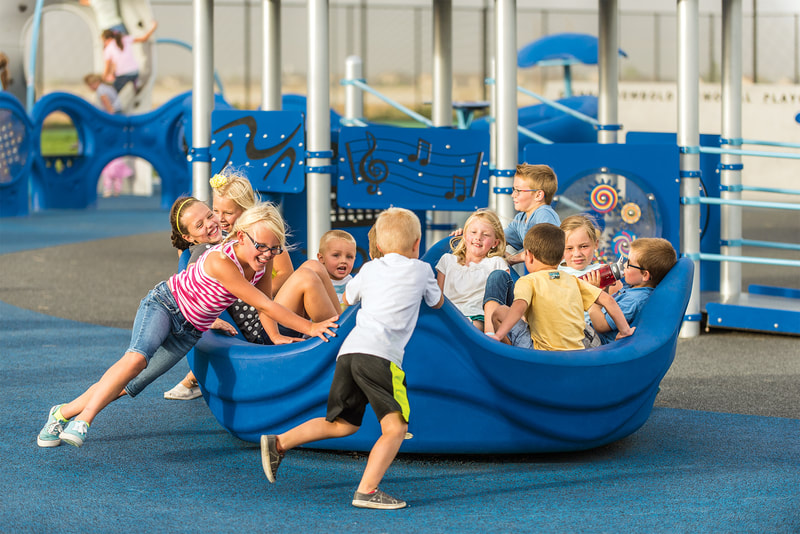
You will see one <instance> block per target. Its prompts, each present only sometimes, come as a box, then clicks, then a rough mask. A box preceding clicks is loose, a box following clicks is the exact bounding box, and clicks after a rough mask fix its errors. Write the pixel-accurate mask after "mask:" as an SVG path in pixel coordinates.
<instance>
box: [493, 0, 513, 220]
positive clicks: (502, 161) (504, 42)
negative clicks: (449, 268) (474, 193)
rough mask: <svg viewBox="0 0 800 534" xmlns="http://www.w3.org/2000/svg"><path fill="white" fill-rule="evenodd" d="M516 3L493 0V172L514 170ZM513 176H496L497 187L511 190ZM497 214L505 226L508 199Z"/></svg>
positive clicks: (508, 214) (500, 202)
mask: <svg viewBox="0 0 800 534" xmlns="http://www.w3.org/2000/svg"><path fill="white" fill-rule="evenodd" d="M516 14H517V2H516V0H495V32H494V33H495V39H496V42H495V54H496V59H495V62H496V65H495V66H496V71H497V72H496V76H495V86H496V92H497V106H496V109H497V114H496V116H495V119H496V122H497V124H496V127H495V132H496V134H497V155H496V158H497V169H498V170H501V171H513V170H514V169H516V168H517V124H518V120H517V23H516ZM513 183H514V177H513V176H498V177H497V186H498V187H503V188H511V187H512V185H513ZM496 205H497V214H498V215H499V216H500V219H501V220H502V221H503V224H504V225H505V224H508V222H509V221H511V219H513V218H514V215H515V212H514V203H513V202H512V200H511V195H499V196H498V197H497V199H496Z"/></svg>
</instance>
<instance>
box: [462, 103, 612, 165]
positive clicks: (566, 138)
mask: <svg viewBox="0 0 800 534" xmlns="http://www.w3.org/2000/svg"><path fill="white" fill-rule="evenodd" d="M558 103H559V104H562V105H564V106H567V107H569V108H571V109H574V110H575V111H579V112H581V113H583V114H584V115H588V116H590V117H593V118H597V97H595V96H572V97H568V98H562V99H561V100H558ZM489 121H490V118H489V117H482V118H480V119H476V120H475V121H473V122H472V126H471V129H474V130H488V129H489V124H490V122H489ZM517 121H518V124H519V125H520V126H523V127H525V128H527V129H528V130H531V131H532V132H534V133H537V134H539V135H541V136H542V137H544V138H546V139H549V140H550V141H553V142H554V143H594V142H596V141H597V132H596V131H595V129H594V127H593V126H592V125H591V124H589V123H587V122H583V121H581V120H578V119H576V118H575V117H573V116H572V115H568V114H566V113H564V112H563V111H559V110H557V109H555V108H553V107H550V106H548V105H546V104H537V105H535V106H526V107H523V108H519V111H518V116H517ZM530 143H538V142H537V141H534V140H533V139H531V138H530V137H528V136H526V135H524V134H522V133H519V134H518V139H517V147H518V153H519V154H518V160H517V161H519V162H523V161H525V158H524V156H525V154H524V152H525V145H528V144H530Z"/></svg>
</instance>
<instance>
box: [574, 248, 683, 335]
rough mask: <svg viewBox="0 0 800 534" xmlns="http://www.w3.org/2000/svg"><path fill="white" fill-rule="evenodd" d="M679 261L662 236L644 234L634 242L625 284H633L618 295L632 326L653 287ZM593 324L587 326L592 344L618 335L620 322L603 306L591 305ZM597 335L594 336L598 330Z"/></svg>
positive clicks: (618, 299)
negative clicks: (610, 315)
mask: <svg viewBox="0 0 800 534" xmlns="http://www.w3.org/2000/svg"><path fill="white" fill-rule="evenodd" d="M676 261H677V255H676V254H675V249H674V248H672V244H670V242H669V241H667V240H666V239H662V238H660V237H644V238H640V239H637V240H635V241H634V242H633V243H631V251H630V254H629V255H628V262H627V263H626V264H625V283H626V284H627V285H628V286H630V287H626V288H625V289H621V290H620V291H619V292H617V294H615V295H614V300H616V301H617V304H618V305H619V307H620V309H621V310H622V313H623V315H625V319H626V320H627V321H628V323H629V324H630V325H631V326H635V325H636V319H637V318H638V316H639V313H640V312H641V311H642V308H644V305H645V303H646V302H647V299H648V298H650V295H651V294H652V293H653V289H655V287H656V286H657V285H658V283H659V282H661V280H663V279H664V277H665V276H666V275H667V273H668V272H669V270H670V269H672V266H673V265H675V262H676ZM589 318H590V319H591V324H587V325H586V329H587V336H586V337H587V339H590V338H592V337H593V339H592V340H591V344H590V346H594V347H596V346H599V345H606V344H608V343H611V342H612V341H614V339H615V338H616V337H617V333H618V330H617V325H616V323H615V322H614V319H612V318H611V317H609V315H608V313H607V312H606V311H604V310H602V309H600V307H599V306H597V305H593V306H592V307H591V308H589ZM595 332H596V333H597V335H594V336H592V335H593V334H594V333H595Z"/></svg>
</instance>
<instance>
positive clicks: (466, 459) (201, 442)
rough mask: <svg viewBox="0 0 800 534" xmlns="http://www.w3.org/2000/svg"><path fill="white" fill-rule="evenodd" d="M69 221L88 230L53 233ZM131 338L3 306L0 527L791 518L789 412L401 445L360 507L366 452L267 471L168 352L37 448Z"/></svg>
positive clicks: (696, 524) (699, 522)
mask: <svg viewBox="0 0 800 534" xmlns="http://www.w3.org/2000/svg"><path fill="white" fill-rule="evenodd" d="M106 200H111V201H114V200H116V199H104V205H106V204H105V201H106ZM148 200H149V199H145V200H144V201H143V202H145V201H148ZM149 201H151V202H152V206H153V208H152V209H153V213H152V214H151V213H149V208H148V207H147V206H148V205H147V204H145V205H144V209H142V206H140V207H138V208H137V209H135V210H131V212H130V213H128V212H126V210H125V209H123V208H124V205H123V203H122V202H120V204H119V206H118V208H117V209H114V208H111V209H110V211H106V209H105V208H104V209H98V210H96V211H86V212H78V211H76V212H63V211H61V212H59V213H58V214H56V213H54V212H47V213H44V214H34V215H32V216H30V217H27V218H19V219H2V220H0V237H2V239H0V253H6V252H11V251H16V250H27V249H31V248H38V247H43V246H49V245H51V244H64V243H66V242H74V241H75V239H84V238H86V239H100V238H104V237H111V236H113V235H131V234H135V233H140V232H152V231H160V230H165V229H167V224H168V223H167V222H166V221H165V219H166V217H164V212H163V211H161V210H158V208H157V200H155V201H152V200H149ZM107 205H108V206H113V204H112V203H109V204H107ZM56 215H58V216H56ZM73 224H75V225H85V231H82V232H75V227H74V226H72V227H71V228H70V229H69V232H66V231H64V232H63V234H62V235H63V236H64V237H62V238H61V241H59V240H58V237H57V236H58V234H59V229H60V228H64V227H65V226H67V225H73ZM36 232H40V234H37V233H36ZM76 235H77V237H75V236H76ZM31 236H34V237H36V239H39V238H41V240H39V241H35V240H34V241H35V242H33V243H27V241H29V240H32V239H31ZM129 336H130V332H129V331H128V330H122V329H116V328H108V327H102V326H96V325H91V324H87V323H80V322H75V321H70V320H65V319H58V318H54V317H50V316H47V315H42V314H39V313H36V312H33V311H29V310H25V309H21V308H17V307H15V306H11V305H9V304H6V303H3V302H0V417H2V419H1V420H2V421H3V422H4V425H3V428H4V431H5V435H4V437H3V439H2V440H0V480H2V481H3V499H2V504H1V505H0V526H2V531H3V532H18V531H24V532H50V531H53V530H59V531H67V532H72V531H84V532H119V531H121V530H129V529H133V530H135V531H142V532H254V531H271V532H362V531H367V530H368V531H376V532H454V531H455V532H486V531H488V532H508V531H512V530H513V531H522V532H570V533H571V532H618V531H631V532H780V533H783V532H786V533H790V532H791V533H794V532H800V511H799V510H800V506H799V504H800V469H798V466H800V439H798V438H800V420H798V419H784V418H777V417H760V416H750V415H737V414H722V413H712V412H701V411H693V410H680V409H674V408H655V409H654V410H653V413H652V416H651V417H650V419H649V420H648V421H647V423H645V425H644V426H643V427H642V428H641V429H640V430H639V431H637V432H635V433H634V434H633V435H631V436H629V437H628V438H626V439H623V440H621V441H618V442H616V443H613V444H611V445H607V446H605V447H601V448H598V449H594V450H591V451H585V452H580V453H569V454H547V455H514V456H497V455H492V456H433V455H407V454H402V453H401V455H400V456H399V457H398V458H397V459H396V461H395V462H394V463H393V465H392V467H391V468H390V470H389V472H388V473H387V475H386V477H385V479H384V481H383V483H382V489H384V490H385V491H386V492H387V493H389V494H391V495H394V496H397V497H401V498H403V499H405V500H407V501H408V502H409V504H410V506H409V507H408V508H407V509H404V510H397V511H373V510H361V509H357V508H354V507H352V506H351V505H350V501H351V499H352V495H353V492H354V491H355V489H356V486H357V484H358V480H359V478H360V477H361V473H362V471H363V469H364V466H365V463H366V456H365V455H360V454H350V453H337V452H326V451H315V450H309V449H298V450H294V451H291V452H290V453H289V454H288V455H287V456H286V459H285V460H284V462H283V463H282V464H281V468H280V471H279V472H278V481H277V483H276V484H274V485H271V484H269V483H268V482H267V480H266V477H265V476H264V474H263V471H262V469H261V463H260V458H259V451H258V447H257V446H255V445H254V444H251V443H246V442H243V441H241V440H238V439H236V438H234V437H233V436H231V435H230V434H228V433H227V432H226V431H225V430H224V429H223V428H222V427H221V426H220V425H219V424H218V423H217V422H216V420H215V419H214V417H213V416H212V415H211V413H210V411H209V410H208V408H207V407H206V405H205V403H204V402H203V401H202V400H201V399H198V400H194V401H188V402H187V401H166V400H164V399H163V391H165V390H167V389H169V388H170V387H172V386H173V385H174V384H175V383H177V381H178V380H180V379H181V378H182V377H183V375H184V374H185V372H186V370H187V368H188V367H187V365H186V364H185V363H183V362H182V363H181V364H179V365H177V366H176V367H175V368H173V369H172V370H171V371H170V372H168V373H167V374H166V375H165V376H164V377H162V378H160V379H159V380H158V381H156V382H155V383H154V384H153V385H152V386H151V387H150V388H148V389H147V390H145V391H144V392H143V393H142V394H141V395H140V396H139V397H137V398H136V399H130V398H123V399H122V400H120V401H117V402H115V403H113V404H111V405H110V406H109V407H108V408H106V409H105V410H104V411H103V413H102V414H101V415H100V416H99V417H98V418H97V419H96V420H95V423H94V424H93V425H92V428H91V429H90V431H89V436H88V440H87V442H86V444H85V445H84V446H83V447H81V448H77V449H76V448H74V447H71V446H69V445H62V446H60V447H56V448H51V449H42V448H39V447H37V445H36V434H37V433H38V432H39V430H40V429H41V427H42V425H43V424H44V422H45V420H46V416H47V411H48V409H49V408H50V407H51V406H52V405H54V404H56V403H60V402H65V401H67V400H70V399H72V398H74V397H75V396H77V395H78V394H80V393H81V392H83V391H84V390H85V389H86V388H87V387H88V386H89V385H90V384H91V383H92V382H93V381H95V380H97V379H98V378H99V377H100V376H101V374H102V373H103V372H104V371H105V370H106V369H107V368H108V366H109V365H111V364H112V363H113V362H114V361H116V360H117V359H118V358H119V357H120V356H121V355H122V352H123V351H124V350H125V348H126V347H127V344H128V341H129ZM412 402H413V399H412ZM367 417H372V414H371V412H370V413H368V414H367ZM463 424H465V425H468V424H469V421H464V422H463Z"/></svg>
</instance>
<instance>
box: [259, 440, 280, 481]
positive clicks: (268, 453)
mask: <svg viewBox="0 0 800 534" xmlns="http://www.w3.org/2000/svg"><path fill="white" fill-rule="evenodd" d="M281 460H283V454H278V437H277V436H275V435H273V434H269V435H264V436H261V466H262V467H263V468H264V474H265V475H267V480H269V481H270V482H275V475H276V474H277V473H278V466H279V465H281Z"/></svg>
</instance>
